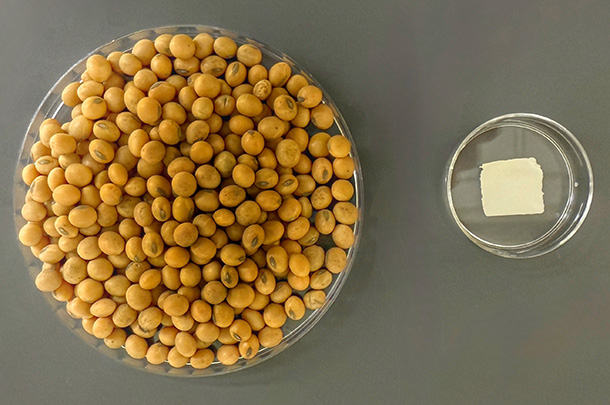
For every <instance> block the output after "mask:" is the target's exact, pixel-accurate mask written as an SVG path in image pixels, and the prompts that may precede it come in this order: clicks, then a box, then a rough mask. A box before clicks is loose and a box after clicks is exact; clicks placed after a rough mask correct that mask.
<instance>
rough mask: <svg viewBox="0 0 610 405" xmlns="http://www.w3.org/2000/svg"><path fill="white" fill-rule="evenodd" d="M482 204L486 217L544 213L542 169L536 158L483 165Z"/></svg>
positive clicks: (481, 178)
mask: <svg viewBox="0 0 610 405" xmlns="http://www.w3.org/2000/svg"><path fill="white" fill-rule="evenodd" d="M481 169H482V170H481V177H480V180H481V203H482V204H483V212H484V213H485V216H487V217H499V216H509V215H532V214H542V213H543V212H544V193H543V192H542V177H543V173H542V168H541V167H540V165H539V164H538V163H537V162H536V159H535V158H518V159H509V160H497V161H495V162H489V163H484V164H483V165H482V166H481Z"/></svg>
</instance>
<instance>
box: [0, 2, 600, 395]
mask: <svg viewBox="0 0 610 405" xmlns="http://www.w3.org/2000/svg"><path fill="white" fill-rule="evenodd" d="M608 21H610V3H609V2H603V1H592V0H591V1H588V0H581V1H567V0H566V1H555V0H545V1H531V0H528V1H483V0H479V1H475V0H461V1H431V0H421V1H396V2H390V1H384V2H373V1H368V0H367V1H365V0H359V1H352V2H347V1H343V2H339V1H330V0H324V1H316V2H289V1H275V2H271V1H262V2H259V1H257V2H249V1H243V2H232V1H223V2H215V3H209V2H203V1H190V2H175V3H174V2H169V1H154V2H144V1H141V2H137V3H135V2H133V3H132V2H126V1H95V2H86V1H75V2H69V1H57V2H51V1H44V2H43V1H31V0H27V1H25V0H0V55H1V57H0V135H1V136H2V142H3V144H2V148H0V159H1V162H2V167H3V169H2V170H1V171H0V180H1V185H0V188H1V189H2V194H1V197H0V198H1V200H0V201H1V207H0V210H1V211H2V215H0V221H1V222H0V225H1V226H2V227H3V229H4V232H3V234H2V243H1V244H0V249H1V257H2V264H1V265H0V266H1V267H0V268H1V272H0V289H1V293H0V321H1V326H0V364H1V366H0V395H1V396H0V398H1V399H0V402H3V403H7V404H9V403H28V404H34V403H77V402H80V403H124V402H130V403H161V402H164V403H171V402H174V401H175V402H177V401H188V402H190V403H193V402H195V401H200V402H202V401H203V402H205V403H237V402H242V403H245V402H249V403H264V402H267V403H282V402H283V403H289V402H293V403H382V402H383V403H524V402H528V403H607V402H608V399H609V394H610V384H609V383H608V380H609V377H610V274H609V272H608V263H610V253H609V249H608V246H607V242H608V238H607V233H608V225H609V223H610V218H609V217H608V213H609V212H610V210H609V209H608V208H610V207H609V197H610V195H609V191H608V190H609V189H610V179H609V174H608V161H607V156H608V154H609V152H610V151H609V145H610V142H609V141H608V136H609V134H608V132H609V131H608V129H609V127H610V49H609V48H610V46H609V44H610V42H609V38H610V24H609V23H608ZM177 23H183V24H184V23H199V24H208V25H216V26H220V27H225V28H228V29H233V30H236V31H240V32H243V33H245V34H247V35H250V36H252V37H254V38H257V39H258V40H260V41H262V42H265V43H267V44H269V45H271V46H273V47H275V48H278V49H281V50H283V51H284V52H286V53H287V54H289V55H291V56H292V57H293V58H294V59H296V60H297V61H298V62H300V63H302V64H303V66H304V67H305V68H306V69H307V70H308V71H310V72H311V73H313V74H314V75H315V76H316V77H318V78H319V79H320V80H321V82H322V84H323V85H324V86H325V87H326V89H327V90H328V91H329V93H330V94H331V95H332V97H333V98H334V100H335V102H336V103H337V104H338V106H339V108H340V109H341V111H342V113H343V114H344V116H345V118H346V121H347V122H348V125H349V126H350V128H351V130H352V133H353V136H354V138H355V140H356V142H357V145H358V150H359V153H360V156H361V159H362V164H363V169H364V179H365V201H366V220H365V228H364V235H363V240H362V243H361V251H360V253H359V255H358V259H357V263H356V265H355V267H354V269H353V272H352V274H351V276H350V278H349V280H348V282H347V284H346V286H345V289H344V290H343V292H342V294H341V295H340V297H339V298H338V300H337V301H336V303H335V304H334V306H333V307H332V308H331V310H330V311H329V313H328V314H327V315H326V316H325V317H324V318H323V319H322V321H321V322H320V323H319V324H318V325H317V326H316V327H315V328H314V329H313V330H312V331H311V332H310V333H309V334H308V335H307V336H306V337H304V338H303V339H302V340H301V341H300V342H298V343H297V344H296V345H295V346H293V347H292V348H290V349H288V350H286V351H285V352H283V353H282V354H280V355H278V356H277V357H276V358H274V359H272V360H270V361H268V362H266V363H264V364H262V365H259V366H256V367H254V368H251V369H248V370H246V371H243V372H239V373H237V374H233V375H229V376H225V377H219V378H209V379H176V378H166V377H161V376H156V375H151V374H148V373H144V372H140V371H138V370H133V369H131V368H129V367H127V366H124V365H121V364H119V363H116V362H115V361H113V360H111V359H108V358H106V357H104V356H103V355H101V354H99V353H98V352H96V351H95V350H93V349H91V348H90V347H89V346H87V345H85V344H83V343H82V342H81V341H80V340H79V338H78V337H77V336H75V335H74V334H72V333H71V332H70V331H68V329H67V328H66V327H65V326H64V325H63V324H61V323H60V322H59V321H58V319H57V318H56V316H55V315H54V314H53V313H52V311H51V309H50V307H49V306H48V305H47V304H46V302H45V300H44V298H43V297H42V296H41V294H40V293H38V292H37V291H36V290H35V288H34V286H33V281H32V280H31V279H30V276H29V275H28V273H27V272H26V271H25V269H24V264H23V260H22V258H21V256H20V253H19V251H18V250H17V244H16V241H15V237H14V232H13V229H12V228H13V223H12V209H11V204H12V196H11V191H10V190H11V187H12V181H13V180H12V179H13V168H14V166H15V162H16V158H17V154H18V151H19V147H20V143H21V138H22V136H23V134H24V132H25V130H26V128H27V124H28V122H29V120H30V118H31V116H32V115H33V113H34V111H35V109H36V107H37V105H38V104H39V102H40V100H41V99H42V98H43V97H44V95H45V94H46V92H47V90H48V89H49V88H50V87H51V86H52V84H53V83H54V82H55V81H56V80H57V79H58V78H59V76H60V75H61V74H62V73H63V72H64V71H65V70H67V69H68V68H69V67H70V66H71V65H72V64H73V63H74V62H75V61H77V60H78V59H80V58H81V57H82V56H83V55H85V54H86V53H88V52H89V51H90V50H92V49H94V48H95V47H97V46H99V45H101V44H103V43H106V42H108V41H110V40H111V39H113V38H115V37H118V36H121V35H124V34H127V33H129V32H132V31H135V30H138V29H142V28H149V27H154V26H161V25H169V24H177ZM507 112H535V113H539V114H542V115H546V116H549V117H551V118H554V119H556V120H558V121H559V122H560V123H562V124H563V125H565V126H566V127H567V128H569V129H570V130H571V131H572V132H573V133H574V134H576V136H577V137H578V138H579V139H580V140H581V142H582V143H583V145H584V147H585V148H586V150H587V151H588V153H589V157H590V159H591V162H592V165H593V168H594V172H595V181H596V185H595V188H596V191H595V198H594V201H593V206H592V210H591V212H590V214H589V217H588V219H587V221H586V222H585V224H584V225H583V227H582V228H581V230H580V231H579V232H578V233H577V234H576V236H575V237H574V238H573V239H572V240H571V241H570V242H569V243H568V244H567V245H565V246H564V247H562V248H560V249H559V250H557V251H556V252H554V253H552V254H549V255H546V256H544V257H541V258H538V259H532V260H523V261H517V260H509V259H501V258H498V257H495V256H493V255H491V254H489V253H486V252H484V251H482V250H481V249H479V248H477V247H476V246H474V245H473V244H472V243H471V242H470V241H468V240H467V239H466V237H464V236H463V235H462V234H461V233H460V231H459V230H458V229H457V227H456V226H455V225H454V224H453V223H452V221H451V219H450V217H449V215H448V212H447V210H446V207H445V205H444V201H443V193H442V178H443V171H444V168H445V163H446V161H447V159H448V158H449V157H450V153H451V150H452V148H454V147H455V146H456V145H457V143H458V142H459V141H460V140H461V138H463V137H464V136H465V135H466V134H467V133H468V132H469V131H470V130H471V129H472V128H474V127H475V126H477V125H478V124H479V123H481V122H483V121H485V120H487V119H489V118H491V117H494V116H497V115H500V114H503V113H507Z"/></svg>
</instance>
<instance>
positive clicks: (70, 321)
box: [13, 25, 364, 377]
mask: <svg viewBox="0 0 610 405" xmlns="http://www.w3.org/2000/svg"><path fill="white" fill-rule="evenodd" d="M199 33H207V34H209V35H211V36H212V37H214V38H218V37H220V36H226V37H230V38H232V39H233V40H234V41H235V42H236V43H237V44H238V45H242V44H246V43H247V44H253V45H255V46H257V47H258V48H259V49H260V50H261V51H262V55H263V59H262V64H263V65H264V66H265V67H267V68H269V67H270V66H272V65H273V64H275V63H277V62H286V63H287V64H288V65H290V67H291V68H292V73H293V74H301V75H303V76H304V77H305V78H306V79H307V80H308V82H309V83H310V84H313V85H315V86H317V87H319V88H320V89H321V90H322V92H323V99H322V104H325V105H327V106H328V107H330V109H331V110H332V112H333V116H334V117H333V118H334V122H333V125H332V127H330V128H329V129H328V130H326V131H325V132H328V133H330V134H342V135H343V136H345V137H346V138H347V139H349V141H350V142H351V144H352V149H351V152H350V156H351V158H352V159H353V161H354V165H355V170H354V175H353V176H352V178H351V179H350V180H349V181H350V182H351V183H352V185H353V187H354V195H353V198H352V200H351V202H352V203H353V204H354V205H355V206H356V207H357V209H358V213H359V219H358V221H356V223H355V224H354V225H353V232H354V243H353V245H352V247H351V248H349V250H348V251H347V262H346V267H345V269H344V270H343V271H342V272H341V273H339V274H334V275H333V280H332V283H331V284H330V285H329V286H328V287H327V288H326V289H325V290H324V291H325V293H326V302H325V303H324V304H323V305H322V306H321V307H320V308H318V309H316V310H313V311H312V310H309V309H308V310H307V311H306V314H305V316H304V317H303V318H302V319H301V320H299V321H293V320H291V319H290V318H288V321H287V322H286V324H285V325H284V326H283V327H282V332H283V334H284V337H283V339H282V341H281V342H280V343H279V344H278V345H277V346H275V347H271V348H265V347H262V346H261V349H260V350H259V352H258V354H257V355H256V356H255V357H254V358H252V359H249V360H246V359H244V358H241V357H240V358H239V360H238V361H237V362H236V363H235V364H233V365H223V364H221V363H220V362H218V360H216V359H215V361H214V362H213V363H212V365H211V366H210V367H208V368H206V369H194V368H192V367H190V366H189V365H187V366H186V367H183V368H173V367H171V366H170V365H169V364H168V363H167V361H166V362H164V363H162V364H159V365H153V364H149V363H148V362H147V361H146V360H144V359H134V358H131V357H130V356H129V355H128V354H127V353H126V352H125V350H124V349H116V350H113V349H110V348H108V347H107V346H106V345H105V344H104V342H103V340H101V339H97V338H95V337H94V336H92V335H90V334H89V333H87V332H86V331H85V330H84V329H83V327H82V325H81V322H80V320H78V319H74V318H72V317H70V316H69V315H68V313H67V311H66V304H65V303H63V302H58V301H56V300H55V299H54V298H53V297H52V296H51V294H50V293H44V294H43V295H44V297H45V299H46V300H47V302H48V303H49V305H50V306H51V307H52V308H53V310H54V312H55V313H56V315H57V316H58V318H59V319H60V320H61V322H62V323H64V324H65V325H66V326H67V327H68V328H69V329H70V330H71V331H73V332H74V333H75V334H76V335H77V336H79V337H80V338H81V339H82V340H83V341H84V342H85V343H87V344H88V345H90V346H91V347H94V348H95V349H97V350H98V351H99V352H101V353H103V354H104V355H106V356H108V357H110V358H113V359H116V360H118V361H120V362H121V363H123V364H127V365H130V366H133V367H135V368H138V369H141V370H145V371H148V372H151V373H155V374H162V375H170V376H179V377H203V376H214V375H222V374H227V373H231V372H235V371H239V370H243V369H245V368H248V367H251V366H254V365H257V364H260V363H262V362H263V361H265V360H268V359H270V358H272V357H274V356H276V355H277V354H279V353H281V352H283V351H284V350H285V349H287V348H288V347H290V346H291V345H293V344H294V343H296V342H297V341H298V340H299V339H301V338H302V337H303V336H304V335H305V334H306V333H307V332H308V331H309V330H311V328H313V327H314V326H315V325H316V323H318V321H319V320H320V319H321V318H322V316H324V314H325V313H326V312H327V311H328V310H329V309H330V307H331V305H332V304H333V302H334V301H335V300H336V299H337V297H338V295H339V293H340V291H341V289H342V288H343V286H344V285H345V282H346V281H347V277H348V275H349V274H350V271H351V269H352V267H353V265H354V260H355V257H356V251H357V249H358V246H359V243H360V238H361V233H362V216H363V213H364V210H363V203H364V200H363V182H362V169H361V166H360V160H359V158H358V154H357V151H356V145H355V142H354V139H353V138H352V136H351V134H350V131H349V128H348V126H347V124H346V122H345V120H344V118H343V116H342V115H341V113H340V112H339V110H338V108H337V106H336V105H335V103H334V102H333V101H332V99H331V98H330V97H329V95H328V93H327V92H326V91H325V90H324V88H323V87H322V86H321V85H320V83H319V82H318V81H317V80H316V79H315V78H314V77H313V76H312V75H311V74H309V73H308V72H306V71H305V70H304V69H303V68H302V67H301V66H300V65H299V64H298V63H297V62H295V61H294V60H293V59H291V58H290V57H289V56H287V55H286V54H284V53H283V52H280V51H278V50H275V49H273V48H271V47H269V46H267V45H265V44H263V43H261V42H258V41H256V40H254V39H252V38H249V37H248V36H245V35H242V34H240V33H238V32H235V31H231V30H226V29H223V28H217V27H211V26H205V25H175V26H166V27H158V28H152V29H144V30H141V31H137V32H134V33H131V34H128V35H125V36H122V37H120V38H117V39H115V40H113V41H111V42H109V43H107V44H105V45H102V46H100V47H98V48H96V49H94V50H93V51H91V52H90V53H89V54H87V55H85V56H84V57H83V58H82V59H81V60H79V61H78V62H76V63H75V64H74V65H73V66H72V67H71V68H70V69H69V70H68V71H67V72H66V73H65V74H64V75H63V76H62V77H61V78H60V79H59V80H58V81H57V82H56V83H55V84H54V85H53V87H52V88H51V89H50V90H49V92H48V93H47V95H46V96H45V98H44V99H43V100H42V102H41V104H40V106H39V107H38V109H37V110H36V112H35V114H34V116H33V118H32V120H31V122H30V125H29V127H28V129H27V131H26V133H25V136H24V139H23V144H22V147H21V152H20V155H19V157H18V161H17V164H16V170H15V175H14V189H13V212H14V219H15V229H16V232H17V233H18V232H19V229H21V227H22V226H23V225H24V224H25V220H24V219H23V218H22V217H21V212H20V211H21V207H22V206H23V202H24V198H25V196H26V194H27V191H28V186H27V185H26V184H24V183H23V181H22V179H21V171H22V169H23V168H24V167H25V166H26V165H27V164H29V163H32V159H31V157H30V153H29V151H30V149H31V147H32V145H33V144H34V143H35V142H37V141H38V140H39V133H38V128H39V126H40V124H41V122H42V121H43V120H45V119H47V118H55V119H57V120H59V121H60V122H62V123H63V122H66V121H68V120H70V112H71V108H69V107H67V106H65V105H64V104H63V102H62V100H61V92H62V90H63V89H64V88H65V87H66V85H68V84H69V83H72V82H74V81H79V80H80V77H81V74H82V73H83V72H85V70H86V60H87V58H88V57H89V56H90V55H93V54H101V55H103V56H107V55H108V54H110V53H111V52H114V51H123V52H124V51H130V50H131V49H132V48H133V46H134V45H135V43H136V42H138V41H139V40H141V39H151V40H154V38H156V37H157V36H159V35H161V34H172V35H176V34H187V35H190V36H191V37H194V36H195V35H197V34H199ZM305 130H306V131H307V132H308V133H309V135H310V136H311V135H312V134H313V133H315V132H320V131H319V130H317V129H316V128H315V127H314V126H313V125H311V124H310V125H309V126H308V127H306V128H305ZM314 216H315V210H314V214H313V215H312V218H313V217H314ZM331 243H332V239H331V238H330V236H329V235H326V236H321V237H320V240H319V241H318V244H320V245H321V246H323V247H324V248H327V247H329V246H331ZM21 250H22V253H23V257H24V261H25V265H26V267H27V270H28V272H29V274H30V275H31V277H32V281H33V280H34V279H35V277H36V275H37V274H38V273H39V272H40V267H41V262H40V261H39V260H38V259H36V258H35V257H34V256H33V255H32V253H31V252H30V249H29V248H27V247H25V246H21ZM32 287H33V289H32V292H33V293H34V291H35V287H34V283H33V282H32ZM36 291H37V290H36ZM305 292H306V291H303V292H302V293H301V294H300V295H301V296H302V295H303V294H304V293H305Z"/></svg>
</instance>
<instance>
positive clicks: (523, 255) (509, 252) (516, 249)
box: [444, 113, 594, 259]
mask: <svg viewBox="0 0 610 405" xmlns="http://www.w3.org/2000/svg"><path fill="white" fill-rule="evenodd" d="M511 119H517V120H519V119H524V120H533V121H536V122H539V123H542V124H544V125H546V126H547V127H550V128H552V129H554V130H555V131H556V132H558V133H559V134H560V135H561V136H564V137H565V138H566V139H567V140H568V142H569V143H570V144H571V146H572V149H573V151H574V152H575V154H576V156H577V157H578V159H579V160H581V161H582V163H583V166H584V167H585V168H586V174H587V178H588V184H587V186H588V189H589V190H588V192H587V199H586V203H585V206H584V209H583V210H582V212H580V213H579V214H578V216H577V218H575V219H576V220H575V221H574V220H573V221H572V224H571V225H570V227H569V232H567V233H564V234H562V235H560V238H559V239H558V240H557V241H553V242H552V243H551V245H550V246H547V247H545V248H543V249H541V250H540V251H535V249H537V248H539V247H540V245H541V244H542V243H544V242H546V241H547V239H548V238H549V237H550V235H551V234H552V233H553V231H554V230H556V229H557V228H558V227H559V226H561V225H562V224H563V223H564V222H565V221H566V219H567V218H565V217H564V215H562V216H561V217H560V218H559V219H558V221H557V222H556V223H555V224H554V225H553V226H552V227H551V228H549V230H548V231H547V232H546V233H545V234H543V235H542V236H540V237H538V238H536V239H535V240H532V241H530V242H526V243H522V244H517V245H500V244H494V243H493V242H489V241H486V240H484V239H482V238H480V237H478V236H477V235H476V234H474V233H473V232H472V231H470V229H468V227H466V226H465V225H464V223H463V222H462V221H461V220H460V218H459V216H458V214H457V211H456V209H455V206H454V203H453V193H452V190H451V188H452V178H453V170H454V166H455V163H456V162H457V160H458V158H459V156H460V154H461V152H462V151H463V150H464V149H465V148H466V146H467V145H468V144H470V142H472V140H473V139H475V138H477V137H478V136H481V135H484V134H485V133H486V132H487V130H488V128H489V127H491V126H494V125H497V124H500V123H502V122H504V121H508V120H511ZM507 126H508V125H507ZM489 129H491V128H489ZM536 132H539V131H536ZM539 135H541V136H544V137H545V138H547V140H549V141H550V142H551V143H553V144H554V146H555V147H556V148H557V149H558V151H559V150H560V148H559V147H558V145H557V144H556V141H555V140H554V139H552V138H549V136H548V135H547V134H540V133H539ZM564 163H565V164H566V167H567V170H568V176H569V177H570V179H573V178H574V171H573V170H574V169H573V168H572V167H571V165H570V162H568V161H567V160H566V159H565V157H564ZM444 183H445V200H446V203H447V205H448V208H449V211H450V213H451V216H452V218H453V220H454V221H455V223H456V224H457V225H458V227H459V228H460V230H461V231H462V232H463V233H464V234H465V235H466V236H467V237H468V239H470V240H471V241H472V242H473V243H474V244H475V245H477V246H479V247H480V248H482V249H483V250H486V251H488V252H490V253H493V254H495V255H498V256H501V257H506V258H512V259H528V258H534V257H538V256H542V255H544V254H547V253H550V252H552V251H553V250H555V249H557V248H559V247H560V246H562V245H563V244H565V243H566V242H567V241H569V240H570V239H571V238H572V236H574V234H575V233H576V232H577V231H578V230H579V229H580V227H581V226H582V224H583V223H584V221H585V220H586V218H587V215H588V213H589V210H590V208H591V204H592V201H593V191H594V182H593V169H592V166H591V162H590V160H589V157H588V155H587V153H586V151H585V149H584V147H583V146H582V144H581V143H580V141H579V140H578V138H576V137H575V136H574V134H572V132H570V131H569V130H568V129H567V128H566V127H564V126H563V125H561V124H560V123H558V122H557V121H555V120H553V119H551V118H548V117H545V116H542V115H539V114H534V113H509V114H503V115H500V116H497V117H494V118H491V119H489V120H487V121H485V122H483V123H482V124H480V125H478V126H477V127H476V128H475V129H473V130H472V131H471V132H470V133H469V134H468V135H467V136H466V137H465V138H464V139H463V140H462V141H461V142H460V144H459V145H458V146H457V148H455V149H454V151H453V153H452V155H451V159H450V160H449V162H448V164H447V169H446V171H445V179H444ZM573 192H574V190H573V182H571V183H570V190H569V199H568V203H567V204H566V206H565V208H564V213H565V211H567V209H568V208H569V207H570V206H571V204H573V199H572V196H573Z"/></svg>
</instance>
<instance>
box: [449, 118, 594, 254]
mask: <svg viewBox="0 0 610 405" xmlns="http://www.w3.org/2000/svg"><path fill="white" fill-rule="evenodd" d="M514 159H535V161H536V163H537V165H539V167H540V169H541V170H542V173H543V176H542V177H543V178H542V192H543V196H541V198H543V199H544V210H543V212H541V213H537V214H527V215H499V216H488V215H486V213H485V212H484V209H483V203H482V182H481V170H482V167H483V165H486V164H489V163H493V162H500V161H512V160H514ZM445 184H446V193H447V201H448V205H449V210H450V212H451V214H452V216H453V219H454V220H455V222H456V224H457V225H458V227H459V228H460V229H461V230H462V232H464V234H465V235H466V236H467V237H468V238H469V239H470V240H471V241H472V242H474V243H475V244H476V245H477V246H479V247H481V248H483V249H485V250H487V251H489V252H491V253H494V254H496V255H498V256H502V257H507V258H530V257H536V256H540V255H543V254H545V253H548V252H550V251H552V250H554V249H556V248H558V247H559V246H561V245H562V244H564V243H566V242H567V241H568V240H569V239H570V238H571V237H572V236H573V235H574V233H576V231H577V230H578V229H579V228H580V226H581V225H582V223H583V222H584V220H585V218H586V216H587V213H588V212H589V208H590V206H591V201H592V198H593V172H592V169H591V164H590V162H589V159H588V157H587V154H586V152H585V150H584V148H583V147H582V145H581V144H580V142H579V141H578V140H577V139H576V137H575V136H574V135H572V133H570V131H568V130H567V129H566V128H564V127H563V126H562V125H560V124H558V123H557V122H555V121H553V120H551V119H549V118H546V117H543V116H540V115H536V114H528V113H517V114H507V115H502V116H500V117H496V118H493V119H491V120H489V121H487V122H485V123H483V124H481V125H480V126H479V127H477V128H476V129H475V130H473V131H472V132H471V133H470V134H469V135H468V136H467V137H466V138H465V139H464V140H463V141H462V142H461V143H460V145H459V146H458V147H457V149H456V150H455V152H454V154H453V156H452V157H451V159H450V161H449V164H448V168H447V172H446V177H445Z"/></svg>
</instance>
